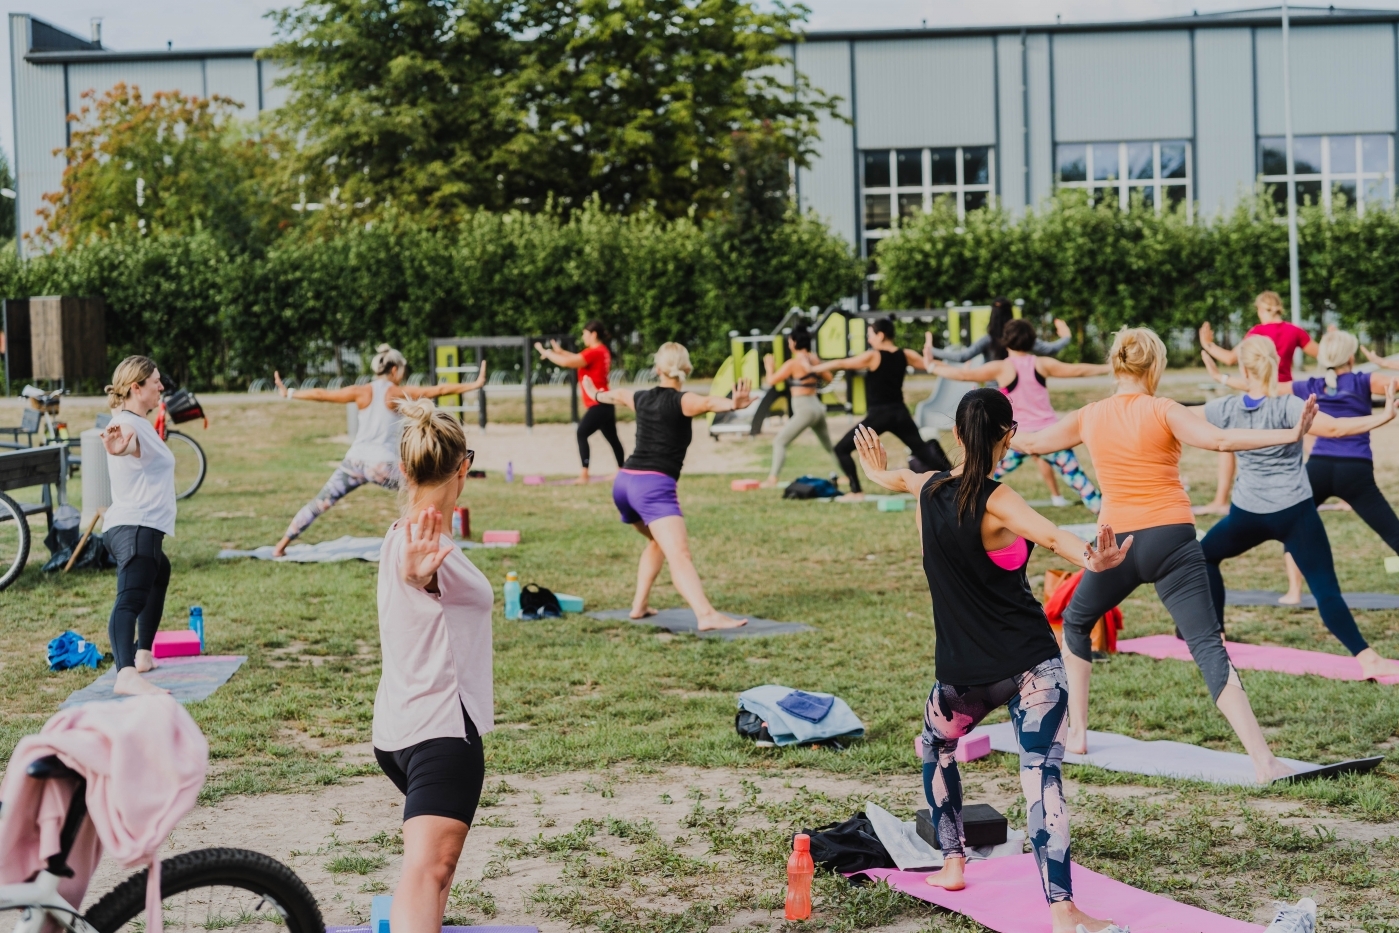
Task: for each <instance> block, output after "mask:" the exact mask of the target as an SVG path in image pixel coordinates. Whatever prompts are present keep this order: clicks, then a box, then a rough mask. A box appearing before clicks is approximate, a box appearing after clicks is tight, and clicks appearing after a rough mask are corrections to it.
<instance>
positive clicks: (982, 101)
mask: <svg viewBox="0 0 1399 933" xmlns="http://www.w3.org/2000/svg"><path fill="white" fill-rule="evenodd" d="M993 55H994V53H993V51H992V48H991V39H989V38H971V39H897V40H890V41H880V42H856V43H855V94H856V111H857V112H858V113H859V116H860V148H861V149H900V148H918V147H923V146H989V145H993V144H994V143H995V142H996V121H995V108H996V101H995V97H994V87H995V71H994V68H993V64H992V59H993Z"/></svg>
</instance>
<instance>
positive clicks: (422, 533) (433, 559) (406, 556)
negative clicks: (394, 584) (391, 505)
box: [403, 506, 452, 590]
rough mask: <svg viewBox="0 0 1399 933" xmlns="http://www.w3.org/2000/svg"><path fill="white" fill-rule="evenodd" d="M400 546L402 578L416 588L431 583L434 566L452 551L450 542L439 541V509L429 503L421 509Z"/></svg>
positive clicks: (435, 572) (435, 574) (440, 517)
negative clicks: (415, 522)
mask: <svg viewBox="0 0 1399 933" xmlns="http://www.w3.org/2000/svg"><path fill="white" fill-rule="evenodd" d="M407 534H408V541H407V543H406V544H404V546H403V582H405V583H407V584H408V585H409V586H412V587H416V588H418V589H420V590H425V589H428V588H430V587H431V586H432V582H433V580H435V579H436V578H437V570H438V568H439V567H441V566H442V562H443V561H444V560H446V559H447V556H448V555H449V554H451V553H452V545H450V544H442V543H441V540H442V513H441V512H439V511H438V510H437V509H436V508H434V507H433V506H428V507H427V508H425V509H423V511H422V514H420V515H419V516H418V523H417V524H416V525H409V526H408V528H407Z"/></svg>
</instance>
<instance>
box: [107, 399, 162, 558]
mask: <svg viewBox="0 0 1399 933" xmlns="http://www.w3.org/2000/svg"><path fill="white" fill-rule="evenodd" d="M112 423H113V424H120V425H130V426H131V427H133V428H135V429H136V439H137V440H138V441H140V443H141V456H139V457H137V456H125V457H114V456H112V455H111V454H107V472H108V473H109V474H110V475H111V477H112V504H111V505H110V506H109V507H108V508H107V514H106V515H104V516H103V518H102V528H103V529H104V530H105V529H108V528H116V527H117V526H118V525H144V526H145V527H147V528H154V529H155V530H157V531H163V532H165V534H166V535H167V536H169V537H172V538H173V537H174V536H175V455H174V454H172V453H171V452H170V448H169V447H166V446H165V442H164V441H162V440H161V439H160V435H159V434H157V433H155V428H154V427H152V426H151V423H150V422H149V421H147V420H146V419H145V418H142V417H141V416H140V415H138V414H136V413H135V412H132V411H127V410H125V409H122V410H120V411H118V412H116V413H114V414H113V415H112Z"/></svg>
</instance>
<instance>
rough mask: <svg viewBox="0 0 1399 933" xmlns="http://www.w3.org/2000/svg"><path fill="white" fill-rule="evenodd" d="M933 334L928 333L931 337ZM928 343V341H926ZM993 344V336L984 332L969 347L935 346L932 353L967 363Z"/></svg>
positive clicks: (934, 355) (947, 359) (945, 358)
mask: <svg viewBox="0 0 1399 933" xmlns="http://www.w3.org/2000/svg"><path fill="white" fill-rule="evenodd" d="M931 337H932V334H931V333H929V334H928V335H927V338H928V339H931ZM925 345H926V341H925ZM989 346H991V338H990V337H988V336H986V335H985V334H982V335H981V336H980V337H978V338H977V339H976V340H973V341H972V344H971V346H969V347H943V348H941V349H939V348H937V347H933V348H932V350H931V355H932V356H933V357H934V358H935V359H939V360H946V361H947V362H949V363H965V362H966V361H967V360H970V359H975V358H976V357H978V356H980V355H981V354H983V353H985V352H986V348H987V347H989Z"/></svg>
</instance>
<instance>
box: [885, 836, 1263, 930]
mask: <svg viewBox="0 0 1399 933" xmlns="http://www.w3.org/2000/svg"><path fill="white" fill-rule="evenodd" d="M1072 872H1073V881H1074V903H1075V904H1077V905H1078V907H1079V909H1081V910H1083V911H1085V912H1086V913H1089V914H1091V915H1093V916H1094V917H1102V918H1104V919H1111V920H1113V921H1115V922H1116V923H1117V924H1118V925H1119V926H1128V925H1130V926H1131V928H1132V933H1263V928H1262V927H1261V926H1258V925H1256V924H1253V923H1245V922H1243V921H1242V920H1230V919H1229V918H1228V917H1221V916H1220V915H1219V914H1212V913H1210V912H1209V911H1208V910H1201V909H1200V908H1198V907H1191V906H1190V905H1188V904H1181V903H1178V902H1176V901H1173V900H1171V899H1170V898H1166V897H1161V896H1160V895H1157V894H1148V893H1147V892H1146V891H1139V890H1137V889H1136V888H1134V887H1131V886H1130V885H1125V884H1123V883H1122V882H1120V881H1113V880H1112V879H1111V878H1108V877H1107V876H1105V875H1100V874H1098V873H1097V872H1095V871H1089V870H1088V869H1086V868H1084V867H1083V866H1082V865H1074V866H1073V869H1072ZM865 874H866V875H869V876H870V877H871V878H882V879H884V880H885V881H887V882H888V884H889V886H890V887H891V888H894V889H895V890H897V891H902V892H903V893H905V894H908V895H910V896H911V897H916V898H918V899H919V900H920V901H927V902H928V903H930V904H937V905H938V906H939V907H946V908H947V909H948V910H955V911H956V912H957V913H959V914H962V915H964V916H967V917H970V918H971V919H973V920H975V921H976V922H977V923H979V924H981V925H982V926H984V927H989V928H990V929H992V930H995V931H996V933H1051V930H1052V926H1051V925H1050V922H1049V906H1048V905H1047V904H1045V902H1044V889H1043V888H1042V887H1041V886H1040V872H1039V867H1038V866H1037V865H1036V864H1035V856H1034V855H1033V854H1031V853H1026V854H1025V855H1013V856H1010V857H1008V858H993V859H986V860H985V861H981V862H969V863H968V864H967V886H966V888H964V889H963V890H961V891H944V890H943V889H942V888H935V887H933V886H932V885H930V884H928V882H927V877H928V873H927V872H921V871H895V870H894V869H891V868H871V869H870V870H869V871H867V872H865Z"/></svg>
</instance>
